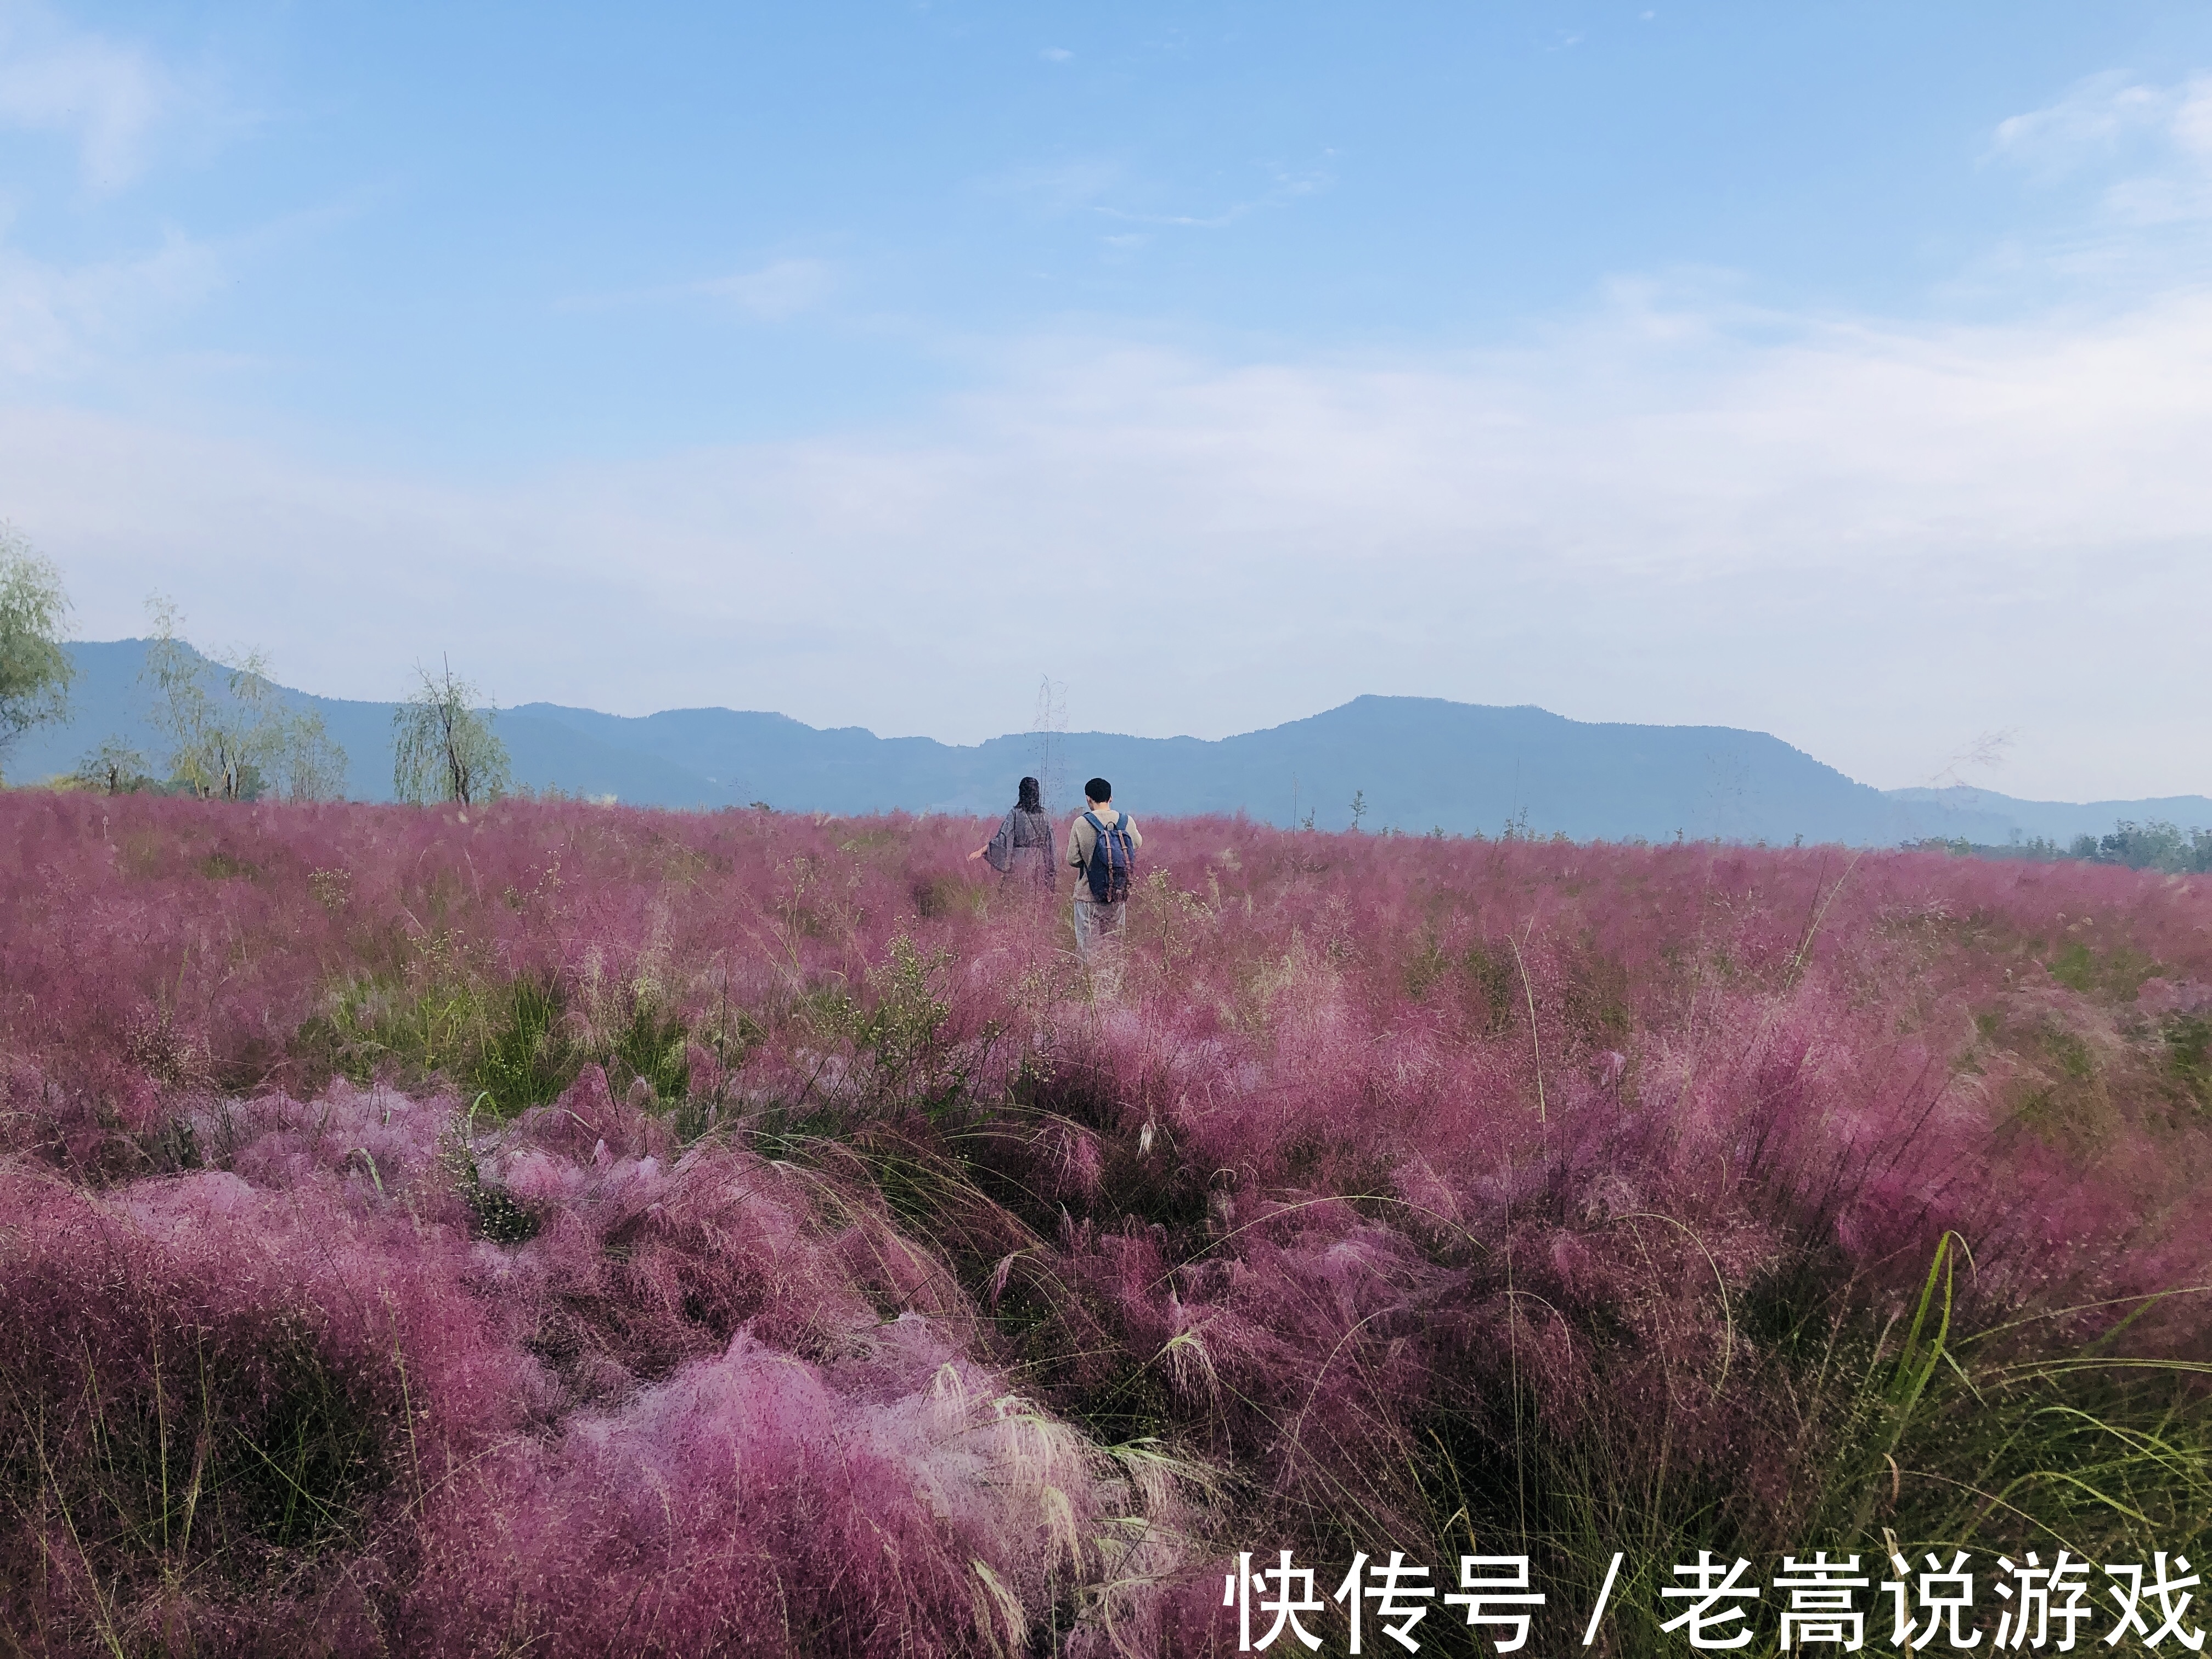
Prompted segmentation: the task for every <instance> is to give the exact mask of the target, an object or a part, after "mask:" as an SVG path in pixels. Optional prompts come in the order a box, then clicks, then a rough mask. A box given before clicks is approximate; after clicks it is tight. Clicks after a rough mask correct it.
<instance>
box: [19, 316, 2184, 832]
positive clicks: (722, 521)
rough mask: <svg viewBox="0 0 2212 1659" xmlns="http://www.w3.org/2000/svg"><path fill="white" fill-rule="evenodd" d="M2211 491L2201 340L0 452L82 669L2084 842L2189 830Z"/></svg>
mask: <svg viewBox="0 0 2212 1659" xmlns="http://www.w3.org/2000/svg"><path fill="white" fill-rule="evenodd" d="M2208 452H2212V295H2203V294H2198V295H2184V296H2179V297H2169V298H2166V299H2165V300H2161V301H2158V302H2156V303H2155V304H2151V305H2147V306H2144V307H2140V308H2138V309H2136V310H2135V311H2133V312H2130V313H2127V314H2124V315H2121V316H2118V317H2111V318H2106V319H2065V318H2058V319H2049V320H2046V321H2045V322H2042V323H2039V324H2035V325H2019V326H2015V327H2007V328H1963V327H1944V328H1917V329H1909V328H1902V327H1884V326H1876V325H1870V324H1867V323H1864V322H1853V321H1850V320H1825V321H1818V320H1816V321H1805V320H1802V319H1801V320H1799V321H1797V322H1796V323H1795V324H1790V323H1788V322H1787V320H1786V319H1777V318H1774V317H1771V316H1766V317H1759V318H1756V319H1746V318H1743V317H1741V316H1739V315H1737V314H1735V313H1732V312H1730V311H1729V309H1728V308H1727V307H1724V306H1720V305H1714V304H1711V303H1710V302H1706V303H1701V304H1700V305H1699V306H1698V307H1687V306H1683V305H1680V304H1679V303H1675V304H1673V305H1670V304H1669V303H1668V301H1666V300H1665V298H1664V296H1663V295H1659V296H1657V297H1655V296H1654V295H1653V294H1652V293H1650V292H1648V291H1647V292H1642V293H1626V294H1624V295H1622V296H1620V298H1619V299H1617V300H1616V301H1614V302H1613V303H1612V304H1610V305H1609V306H1607V307H1605V308H1604V309H1602V310H1601V311H1600V312H1598V313H1595V314H1592V315H1590V316H1588V317H1586V318H1584V319H1581V320H1580V321H1578V322H1574V323H1572V324H1570V325H1561V326H1559V328H1557V329H1556V330H1555V331H1553V332H1552V333H1551V334H1549V335H1548V336H1547V337H1543V338H1541V339H1534V340H1531V341H1530V342H1528V343H1527V344H1525V345H1524V346H1523V347H1522V348H1521V349H1516V350H1512V351H1501V352H1493V353H1486V354H1465V355H1461V356H1455V357H1452V358H1448V359H1443V360H1438V359H1436V358H1433V357H1431V358H1425V359H1419V360H1413V359H1408V360H1395V359H1385V358H1376V357H1365V358H1334V359H1316V360H1311V361H1304V362H1252V363H1243V364H1232V363H1225V362H1216V361H1211V360H1208V359H1206V358H1204V357H1200V356H1191V355H1183V354H1177V353H1174V352H1170V351H1165V350H1160V349H1138V348H1132V347H1129V346H1127V345H1125V344H1120V343H1115V342H1111V341H1100V340H1089V339H1067V340H1042V341H1036V342H1032V343H1030V345H1029V346H1028V347H1026V348H1025V349H1023V350H1021V351H1019V352H1018V353H1015V354H1013V355H1012V356H1009V357H1008V358H1007V359H1006V360H1005V361H1004V362H1001V363H1000V364H999V365H998V366H997V368H996V369H995V371H994V373H993V374H991V376H990V378H989V384H988V385H987V387H986V388H985V389H983V390H980V391H977V392H973V393H971V394H969V395H968V396H966V397H963V398H958V399H956V400H953V401H952V402H951V403H950V404H947V405H945V407H943V408H941V409H940V410H938V411H936V412H935V413H934V414H933V416H931V417H930V418H929V419H928V420H927V422H924V423H923V424H921V426H919V427H917V428H915V429H913V430H911V431H908V432H904V433H890V434H882V435H876V436H873V437H865V438H864V437H857V436H856V437H849V438H846V439H843V440H836V441H831V440H822V441H808V442H793V443H781V444H772V445H759V446H750V447H726V448H722V449H718V450H712V451H695V452H690V453H684V454H681V455H676V456H671V457H669V458H666V459H662V460H660V461H658V462H654V463H652V464H641V465H624V466H619V467H617V466H608V467H602V468H597V469H577V468H574V467H570V468H568V469H565V470H564V471H561V472H560V473H558V474H556V475H550V476H548V477H544V478H541V479H538V480H534V481H532V482H531V483H529V484H528V485H527V487H520V488H516V489H454V488H446V487H433V486H431V485H429V484H428V483H423V482H422V481H419V480H411V479H408V478H404V477H366V476H353V475H348V474H344V473H341V472H334V471H316V470H313V469H311V468H306V467H302V466H300V465H295V464H294V463H292V462H290V461H288V460H287V459H285V458H283V457H282V456H279V455H276V454H275V453H269V452H265V451H259V450H255V449H252V448H246V447H233V446H224V445H219V444H216V443H213V442H210V441H205V440H200V439H193V438H187V437H185V436H183V435H179V434H176V433H172V432H163V431H157V430H152V429H149V428H143V427H132V426H126V425H122V424H118V423H113V422H101V421H95V420H93V419H91V418H89V417H87V416H79V415H68V414H64V413H58V412H56V411H52V410H21V409H19V410H15V411H12V412H9V413H5V414H0V503H4V507H5V513H6V516H9V517H10V518H12V519H14V520H15V521H16V522H17V523H18V524H20V525H21V526H23V527H24V528H25V529H26V530H27V532H30V533H32V534H33V535H34V536H35V537H37V538H39V539H40V542H41V543H42V544H44V545H45V546H46V547H47V548H48V549H49V550H51V551H52V552H53V553H54V554H55V555H56V556H58V557H60V558H61V559H63V560H64V562H65V564H66V565H67V566H68V567H69V568H70V572H71V575H72V579H73V580H74V582H75V584H76V588H77V598H78V600H79V604H80V608H81V611H82V612H83V615H84V619H85V623H86V626H87V631H88V633H96V632H98V631H100V629H107V630H109V631H112V632H123V631H126V630H129V629H132V628H134V627H135V626H136V625H137V605H138V602H139V600H140V599H141V597H142V596H143V593H144V592H145V591H146V590H147V589H149V588H151V587H155V586H161V587H164V588H166V589H168V590H171V591H173V592H177V593H178V595H179V598H180V599H182V600H183V602H184V603H185V605H186V607H187V608H188V610H190V611H191V613H192V614H193V615H195V616H196V617H204V618H205V619H207V620H208V622H209V624H210V627H211V628H212V629H216V631H219V632H221V633H222V634H225V635H239V636H242V637H247V638H254V639H258V640H261V641H264V642H265V643H268V644H270V645H271V646H274V647H278V652H279V657H280V661H281V662H282V663H283V664H284V665H286V666H287V667H288V670H289V672H291V673H292V674H293V675H294V676H295V678H300V679H303V680H305V681H307V683H308V684H311V685H313V687H314V688H315V689H318V690H331V691H335V692H340V693H344V694H351V695H360V696H372V695H385V694H388V692H389V691H390V690H391V686H392V683H393V681H394V677H395V676H396V675H397V674H398V671H399V670H400V669H401V668H402V667H404V663H405V662H406V661H407V660H408V659H410V654H413V653H422V652H427V651H430V650H434V649H436V648H441V647H451V648H453V650H454V651H455V653H456V654H457V657H458V656H462V655H465V657H466V658H467V659H468V660H469V662H470V664H471V672H479V673H481V675H482V676H483V678H485V679H486V680H487V681H488V682H489V684H491V685H493V686H494V688H495V690H497V692H498V693H499V695H500V696H501V697H502V698H503V699H505V700H508V701H519V700H522V699H526V698H529V697H535V696H551V697H556V698H559V699H562V700H564V701H570V702H586V703H592V704H595V705H597V706H600V707H610V708H623V709H628V710H633V711H635V710H641V709H645V708H655V707H666V706H674V705H682V704H697V703H702V702H704V703H726V704H731V705H734V706H739V707H754V708H781V709H782V710H784V711H786V712H787V713H790V714H795V715H797V716H799V717H800V718H802V719H806V720H813V721H816V722H817V723H823V724H841V723H846V722H853V723H859V724H865V725H869V726H874V727H876V728H877V729H878V730H884V731H926V732H934V733H936V734H938V735H941V736H947V737H957V738H975V737H979V736H982V735H986V734H987V733H990V732H996V731H1000V730H1005V729H1012V728H1015V727H1018V726H1020V725H1021V724H1023V722H1024V720H1026V718H1027V714H1026V708H1027V704H1026V702H1025V701H1024V700H1025V699H1027V698H1028V697H1030V695H1031V694H1032V692H1033V690H1034V687H1035V684H1036V675H1037V673H1038V671H1040V670H1043V669H1049V670H1050V671H1052V672H1053V673H1054V675H1055V677H1057V678H1065V679H1067V680H1068V681H1070V683H1071V685H1072V688H1073V690H1072V694H1071V695H1072V698H1073V708H1072V714H1073V720H1074V721H1075V723H1076V724H1077V725H1079V726H1085V725H1097V726H1112V727H1119V728H1124V729H1135V730H1139V731H1147V732H1177V731H1192V732H1199V733H1200V734H1206V735H1212V734H1218V733H1219V732H1226V731H1234V730H1240V729H1249V727H1252V726H1260V725H1267V724H1273V723H1274V722H1275V721H1278V720H1284V719H1286V718H1291V717H1294V716H1296V715H1298V714H1304V713H1308V712H1311V711H1312V710H1314V709H1316V708H1323V707H1327V706H1328V705H1330V704H1333V703H1334V702H1340V701H1342V700H1343V699H1345V698H1346V697H1349V696H1354V695H1357V694H1358V693H1359V692H1362V691H1395V692H1410V693H1421V694H1426V695H1435V696H1452V697H1459V698H1465V699H1468V700H1471V701H1479V702H1541V703H1543V704H1545V705H1546V706H1547V707H1551V708H1557V709H1559V710H1560V711H1561V712H1563V713H1567V714H1574V715H1577V716H1578V717H1581V718H1586V719H1632V720H1678V721H1688V722H1693V723H1705V722H1711V723H1726V724H1732V725H1745V726H1759V727H1763V728H1765V729H1769V730H1774V731H1778V732H1780V733H1781V734H1782V735H1784V736H1785V737H1787V738H1790V740H1791V741H1793V742H1796V743H1798V744H1801V745H1802V746H1803V747H1805V748H1807V749H1808V750H1811V751H1812V752H1814V754H1817V755H1819V756H1820V757H1823V758H1825V759H1828V760H1830V761H1832V762H1834V763H1837V764H1839V765H1842V766H1844V767H1845V768H1846V769H1849V770H1850V771H1852V772H1853V773H1854V774H1856V775H1859V776H1862V777H1865V778H1867V779H1868V780H1869V781H1875V782H1880V783H1902V782H1914V781H1921V780H1922V779H1924V778H1925V777H1927V776H1929V775H1934V774H1936V772H1937V771H1939V770H1940V769H1941V768H1942V766H1943V765H1944V764H1945V763H1946V761H1947V758H1948V757H1953V756H1954V754H1955V752H1956V751H1957V750H1958V749H1959V746H1960V744H1961V743H1962V742H1964V741H1966V739H1967V738H1970V737H1971V736H1972V734H1973V733H1974V732H1983V731H1990V730H1996V729H2002V728H2018V729H2019V731H2020V732H2021V740H2020V745H2019V750H2018V752H2017V754H2016V757H2015V759H2014V760H2013V762H2012V763H2010V765H2009V766H2008V772H2007V776H2006V780H2005V782H2006V787H2007V788H2008V790H2011V791H2014V792H2016V793H2050V794H2054V795H2073V796H2076V797H2085V796H2092V795H2100V794H2105V795H2113V794H2143V793H2181V792H2185V791H2193V790H2204V789H2207V788H2208V787H2212V777H2208V776H2207V775H2205V766H2206V760H2205V757H2204V753H2203V747H2202V743H2201V732H2199V731H2198V719H2199V717H2198V714H2197V709H2198V705H2199V704H2200V703H2201V700H2202V661H2203V656H2202V650H2203V645H2202V639H2201V634H2202V618H2203V617H2204V616H2206V615H2208V614H2212V558H2208V557H2207V556H2206V551H2207V547H2208V544H2212V470H2208V469H2205V468H2204V467H2203V466H2202V465H2200V464H2199V462H2200V459H2201V457H2202V455H2203V454H2204V453H2208ZM303 550H312V556H302V555H303ZM426 617H431V618H435V619H436V620H435V622H426V620H425V618H426ZM218 619H219V620H218Z"/></svg>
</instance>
